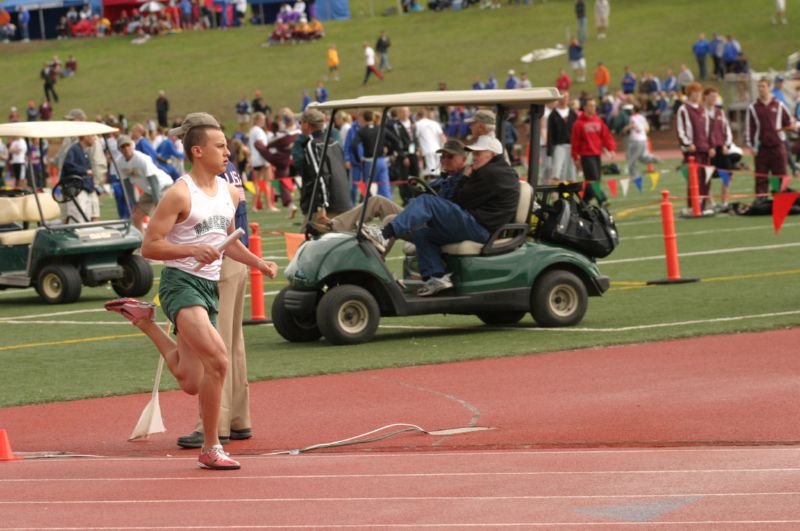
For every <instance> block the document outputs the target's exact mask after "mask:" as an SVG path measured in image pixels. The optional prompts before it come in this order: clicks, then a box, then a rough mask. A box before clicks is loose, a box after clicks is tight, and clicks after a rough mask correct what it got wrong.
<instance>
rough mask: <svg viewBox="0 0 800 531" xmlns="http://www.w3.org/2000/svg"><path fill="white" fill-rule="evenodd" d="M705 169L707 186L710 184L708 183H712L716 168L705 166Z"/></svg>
mask: <svg viewBox="0 0 800 531" xmlns="http://www.w3.org/2000/svg"><path fill="white" fill-rule="evenodd" d="M703 169H704V170H705V172H706V184H708V181H710V180H711V177H712V176H713V175H714V170H715V168H714V166H703Z"/></svg>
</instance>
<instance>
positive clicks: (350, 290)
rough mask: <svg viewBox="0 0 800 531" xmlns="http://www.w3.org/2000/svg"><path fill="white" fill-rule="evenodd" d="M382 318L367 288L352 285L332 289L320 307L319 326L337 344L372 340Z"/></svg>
mask: <svg viewBox="0 0 800 531" xmlns="http://www.w3.org/2000/svg"><path fill="white" fill-rule="evenodd" d="M380 317H381V316H380V309H379V308H378V303H377V302H376V301H375V297H373V296H372V294H371V293H370V292H369V291H367V290H365V289H364V288H361V287H358V286H353V285H348V284H345V285H342V286H336V287H334V288H332V289H330V290H328V292H327V293H325V295H323V296H322V299H321V300H320V301H319V305H318V306H317V325H319V329H320V331H321V332H322V335H324V336H325V338H327V340H328V341H330V342H331V343H333V344H334V345H355V344H358V343H365V342H367V341H369V340H370V339H372V336H374V335H375V331H376V330H377V329H378V322H379V321H380Z"/></svg>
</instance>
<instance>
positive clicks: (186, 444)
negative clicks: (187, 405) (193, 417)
mask: <svg viewBox="0 0 800 531" xmlns="http://www.w3.org/2000/svg"><path fill="white" fill-rule="evenodd" d="M229 440H230V438H229V437H222V436H220V438H219V442H220V444H228V441H229ZM178 446H180V447H181V448H202V447H203V432H200V431H193V432H192V433H190V434H189V435H184V436H183V437H178Z"/></svg>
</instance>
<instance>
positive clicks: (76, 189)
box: [52, 175, 84, 203]
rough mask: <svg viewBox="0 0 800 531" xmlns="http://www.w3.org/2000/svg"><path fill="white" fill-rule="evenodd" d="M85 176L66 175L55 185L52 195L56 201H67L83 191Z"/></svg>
mask: <svg viewBox="0 0 800 531" xmlns="http://www.w3.org/2000/svg"><path fill="white" fill-rule="evenodd" d="M83 189H84V188H83V178H81V177H79V176H78V175H66V176H64V177H62V178H61V180H59V181H58V184H56V185H55V186H54V187H53V192H52V196H53V199H54V200H55V201H56V203H66V202H68V201H71V200H72V199H73V198H74V197H77V196H78V194H79V193H81V192H82V191H83Z"/></svg>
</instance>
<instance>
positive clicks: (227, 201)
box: [164, 175, 234, 281]
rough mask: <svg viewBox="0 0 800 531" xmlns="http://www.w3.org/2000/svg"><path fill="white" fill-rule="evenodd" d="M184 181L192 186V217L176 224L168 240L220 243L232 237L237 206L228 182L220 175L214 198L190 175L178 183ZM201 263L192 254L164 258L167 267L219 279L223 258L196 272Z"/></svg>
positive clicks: (190, 189) (173, 241)
mask: <svg viewBox="0 0 800 531" xmlns="http://www.w3.org/2000/svg"><path fill="white" fill-rule="evenodd" d="M181 181H184V182H185V183H186V185H187V186H188V187H189V197H190V198H191V201H192V206H191V208H190V209H189V216H188V217H187V218H186V219H185V220H183V221H181V222H180V223H176V224H175V225H174V226H173V227H172V230H171V231H170V232H169V234H167V237H166V240H167V241H168V242H170V243H175V244H189V245H194V244H199V243H203V244H207V245H218V244H219V243H221V242H222V240H224V239H225V238H226V237H227V236H228V228H229V227H230V226H231V223H233V214H234V206H233V200H232V199H231V194H230V190H229V189H228V183H227V181H225V179H223V178H221V177H217V194H216V195H215V196H214V197H211V196H209V195H207V194H206V193H205V192H203V191H202V190H201V189H200V188H198V186H197V185H196V184H195V182H194V180H192V178H191V176H189V175H184V176H182V177H181V178H180V179H178V180H177V181H176V184H177V183H179V182H181ZM198 263H199V262H198V261H197V260H195V259H194V258H193V257H191V256H189V257H186V258H178V259H176V260H165V261H164V265H166V266H167V267H174V268H176V269H180V270H181V271H185V272H187V273H189V274H191V275H195V276H198V277H202V278H205V279H208V280H214V281H217V280H219V271H220V269H221V267H222V258H220V259H219V260H216V261H214V262H212V263H210V264H207V265H205V266H203V267H202V268H201V269H200V270H199V271H194V268H195V267H196V266H197V264H198Z"/></svg>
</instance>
